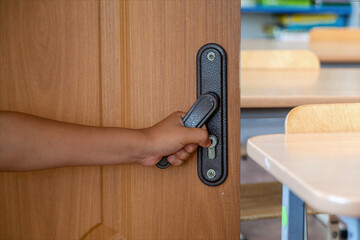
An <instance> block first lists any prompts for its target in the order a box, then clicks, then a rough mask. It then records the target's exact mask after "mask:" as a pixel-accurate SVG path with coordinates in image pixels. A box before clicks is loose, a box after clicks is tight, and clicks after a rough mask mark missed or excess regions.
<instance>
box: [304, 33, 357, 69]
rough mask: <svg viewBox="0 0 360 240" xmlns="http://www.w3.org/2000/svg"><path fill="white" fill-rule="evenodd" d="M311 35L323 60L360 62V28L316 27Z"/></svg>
mask: <svg viewBox="0 0 360 240" xmlns="http://www.w3.org/2000/svg"><path fill="white" fill-rule="evenodd" d="M309 35H310V42H309V47H310V49H311V50H312V51H314V52H315V54H316V55H318V57H319V58H320V59H321V61H322V62H354V63H355V62H357V63H358V62H360V54H359V52H360V28H324V29H322V28H319V29H316V28H315V29H313V30H311V31H310V33H309Z"/></svg>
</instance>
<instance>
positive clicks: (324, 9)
mask: <svg viewBox="0 0 360 240" xmlns="http://www.w3.org/2000/svg"><path fill="white" fill-rule="evenodd" d="M241 12H242V13H269V14H291V13H335V14H338V15H349V14H351V6H310V7H297V6H295V7H285V6H284V7H280V6H274V7H272V6H254V7H241Z"/></svg>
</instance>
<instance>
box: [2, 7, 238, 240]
mask: <svg viewBox="0 0 360 240" xmlns="http://www.w3.org/2000/svg"><path fill="white" fill-rule="evenodd" d="M0 32H1V36H0V49H1V56H0V68H1V69H0V110H11V111H20V112H26V113H30V114H34V115H38V116H42V117H47V118H51V119H56V120H61V121H66V122H73V123H80V124H87V125H95V126H103V127H106V126H117V127H129V128H142V127H148V126H150V125H152V124H154V123H156V122H158V121H159V120H161V119H163V118H164V117H166V116H167V115H169V114H170V113H171V112H173V111H176V110H181V111H187V110H188V108H189V107H190V106H191V104H192V103H193V102H194V101H195V99H196V53H197V51H198V49H199V48H200V47H201V46H203V45H204V44H206V43H210V42H214V43H218V44H220V45H221V46H222V47H223V48H224V49H225V51H226V52H227V61H228V138H229V146H228V153H229V154H228V155H229V159H228V162H229V167H228V168H229V172H228V177H227V179H226V181H225V182H224V183H223V184H222V185H220V186H217V187H209V186H206V185H204V184H203V183H202V182H201V181H200V180H199V179H198V176H197V170H196V156H193V157H192V159H191V160H189V161H187V163H186V164H184V165H183V166H181V167H170V168H168V169H166V170H160V169H157V168H156V167H153V168H149V167H142V166H137V165H128V166H103V167H76V168H62V169H52V170H46V171H38V172H29V173H0V196H1V197H0V239H238V238H239V237H240V216H239V214H240V206H239V201H240V152H239V151H240V150H239V149H240V104H239V101H240V96H239V92H240V91H239V47H240V0H224V1H219V0H182V1H180V0H178V1H176V0H169V1H165V0H148V1H142V0H141V1H140V0H132V1H131V0H119V1H117V0H98V1H97V0H76V1H64V0H51V1H49V0H33V1H27V0H13V1H8V0H0ZM139 147H141V146H139Z"/></svg>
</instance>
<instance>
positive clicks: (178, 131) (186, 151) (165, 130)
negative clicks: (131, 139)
mask: <svg viewBox="0 0 360 240" xmlns="http://www.w3.org/2000/svg"><path fill="white" fill-rule="evenodd" d="M184 116H185V114H184V113H183V112H174V113H173V114H171V115H170V116H168V117H167V118H165V119H164V120H162V121H160V122H159V123H157V124H156V125H154V126H152V127H150V128H148V129H144V131H145V134H146V135H147V138H148V140H149V141H150V143H151V144H150V145H151V148H150V149H149V150H148V151H149V155H148V156H147V157H145V158H144V159H143V160H142V161H141V164H142V165H144V166H154V165H155V164H156V163H158V162H159V161H160V160H161V158H162V157H163V156H168V155H169V156H168V158H167V160H168V161H169V162H170V163H171V164H172V165H175V166H179V165H181V164H183V163H184V161H185V160H186V159H188V158H189V157H190V155H191V154H192V153H193V152H194V151H195V150H196V149H197V147H198V145H200V146H202V147H205V148H208V147H210V145H211V141H210V140H209V136H208V132H207V131H206V130H205V129H203V128H187V127H184V124H183V121H182V119H183V118H184Z"/></svg>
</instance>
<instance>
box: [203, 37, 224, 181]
mask: <svg viewBox="0 0 360 240" xmlns="http://www.w3.org/2000/svg"><path fill="white" fill-rule="evenodd" d="M226 77H227V72H226V53H225V51H224V49H223V48H222V47H221V46H219V45H217V44H212V43H211V44H206V45H204V46H203V47H201V48H200V50H199V51H198V54H197V96H198V97H200V96H202V95H204V94H207V93H215V94H216V95H217V96H218V98H219V106H218V109H217V111H216V112H215V113H214V114H213V115H212V117H211V118H210V119H209V120H208V121H207V123H206V127H207V130H208V132H209V136H211V138H212V141H213V144H212V148H211V147H210V148H211V149H210V148H209V149H208V148H202V147H199V148H198V152H197V153H198V156H197V157H198V159H197V160H198V175H199V178H200V180H201V181H202V182H203V183H205V184H206V185H209V186H217V185H219V184H221V183H223V182H224V181H225V179H226V177H227V172H228V171H227V170H228V169H227V167H228V164H227V142H228V141H227V87H226V86H227V84H226V80H227V78H226Z"/></svg>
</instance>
